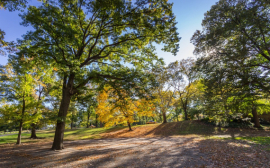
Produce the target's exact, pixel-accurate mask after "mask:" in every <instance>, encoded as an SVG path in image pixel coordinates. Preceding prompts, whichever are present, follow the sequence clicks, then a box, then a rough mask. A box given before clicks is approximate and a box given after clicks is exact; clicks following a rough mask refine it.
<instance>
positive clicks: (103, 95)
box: [96, 87, 155, 127]
mask: <svg viewBox="0 0 270 168" xmlns="http://www.w3.org/2000/svg"><path fill="white" fill-rule="evenodd" d="M112 91H113V90H112V89H111V88H109V87H107V88H105V90H104V91H102V92H100V93H99V95H98V106H97V108H96V113H97V114H98V115H99V120H100V121H101V122H103V123H105V127H110V126H113V125H115V124H128V123H130V124H131V123H133V122H135V119H134V116H136V115H137V116H149V117H150V116H153V115H154V113H153V111H154V110H155V107H154V104H152V103H151V101H148V100H146V99H139V100H133V99H131V98H130V97H128V96H127V94H126V93H125V92H124V91H122V92H121V96H123V97H124V98H121V99H120V98H119V96H118V95H115V94H113V92H112Z"/></svg>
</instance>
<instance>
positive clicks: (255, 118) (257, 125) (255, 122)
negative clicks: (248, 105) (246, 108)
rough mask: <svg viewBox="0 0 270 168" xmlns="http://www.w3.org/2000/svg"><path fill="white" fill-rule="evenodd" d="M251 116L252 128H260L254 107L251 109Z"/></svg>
mask: <svg viewBox="0 0 270 168" xmlns="http://www.w3.org/2000/svg"><path fill="white" fill-rule="evenodd" d="M252 115H253V120H254V127H256V128H260V127H261V126H260V122H259V117H258V114H257V110H256V107H253V108H252Z"/></svg>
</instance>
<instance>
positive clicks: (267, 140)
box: [235, 136, 270, 145]
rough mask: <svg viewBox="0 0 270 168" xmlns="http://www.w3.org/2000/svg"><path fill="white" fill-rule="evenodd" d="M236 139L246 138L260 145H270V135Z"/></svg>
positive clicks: (244, 138)
mask: <svg viewBox="0 0 270 168" xmlns="http://www.w3.org/2000/svg"><path fill="white" fill-rule="evenodd" d="M235 139H236V140H246V141H250V142H254V143H257V144H260V145H270V137H261V136H257V137H236V138H235Z"/></svg>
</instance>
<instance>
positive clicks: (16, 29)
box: [0, 0, 218, 65]
mask: <svg viewBox="0 0 270 168" xmlns="http://www.w3.org/2000/svg"><path fill="white" fill-rule="evenodd" d="M217 1H218V0H169V2H173V3H174V6H173V12H174V14H175V15H176V20H177V22H178V24H177V27H178V32H179V34H180V37H182V39H181V41H180V50H179V52H178V54H177V56H173V55H172V54H170V53H166V52H162V51H161V50H160V49H161V47H160V46H157V54H158V56H159V57H162V58H164V60H165V62H166V63H167V64H169V63H170V62H173V61H176V60H181V59H184V58H187V57H193V49H194V47H193V45H192V44H191V43H190V38H191V37H192V35H193V33H194V32H195V31H196V30H200V29H201V22H202V19H203V18H204V13H205V12H207V11H208V10H209V9H210V8H211V6H212V5H214V4H215V3H216V2H217ZM30 4H31V5H39V4H40V2H38V1H36V0H31V1H30ZM19 13H20V12H18V11H15V12H9V11H7V10H0V28H1V29H2V30H4V31H5V32H6V36H5V40H6V41H12V40H13V41H15V40H16V39H18V38H21V36H22V35H23V34H25V33H26V32H27V31H28V30H31V27H24V26H21V25H20V22H21V18H20V17H19ZM6 63H7V57H3V56H0V64H2V65H4V64H6Z"/></svg>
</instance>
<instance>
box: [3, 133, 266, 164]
mask: <svg viewBox="0 0 270 168" xmlns="http://www.w3.org/2000/svg"><path fill="white" fill-rule="evenodd" d="M50 146H51V143H35V144H27V145H22V146H14V145H10V146H4V147H1V149H0V160H1V161H0V167H104V168H105V167H106V168H111V167H138V168H139V167H168V168H169V167H235V166H236V167H239V166H240V167H242V166H243V165H245V166H247V167H250V166H251V167H254V166H255V167H269V166H270V162H269V161H270V158H269V152H267V151H264V150H262V149H261V148H259V147H257V146H256V145H255V146H254V145H253V146H252V144H247V143H245V142H241V143H239V141H237V142H235V141H221V140H210V139H208V140H206V139H203V138H198V137H192V136H189V137H188V136H181V137H156V138H115V139H101V140H79V141H66V142H65V149H64V150H61V151H52V150H50V149H49V147H50ZM239 157H241V158H239ZM253 164H256V165H253Z"/></svg>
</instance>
